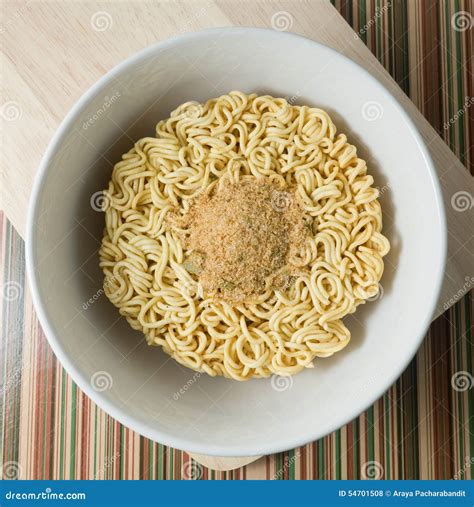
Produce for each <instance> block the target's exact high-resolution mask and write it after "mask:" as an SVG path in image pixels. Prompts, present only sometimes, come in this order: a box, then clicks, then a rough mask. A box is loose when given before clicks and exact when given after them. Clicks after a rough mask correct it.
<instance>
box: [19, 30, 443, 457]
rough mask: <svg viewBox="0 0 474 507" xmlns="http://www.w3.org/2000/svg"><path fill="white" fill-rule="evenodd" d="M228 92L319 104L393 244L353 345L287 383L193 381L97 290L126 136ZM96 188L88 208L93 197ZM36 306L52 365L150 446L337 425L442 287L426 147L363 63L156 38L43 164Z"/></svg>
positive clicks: (259, 450)
mask: <svg viewBox="0 0 474 507" xmlns="http://www.w3.org/2000/svg"><path fill="white" fill-rule="evenodd" d="M230 90H241V91H244V92H247V93H251V92H257V93H259V94H266V93H269V94H271V95H274V96H282V97H289V98H291V100H292V101H296V103H298V104H309V105H313V106H318V107H322V108H324V109H326V110H328V111H329V112H330V114H331V115H332V117H333V120H334V121H335V123H336V125H337V127H338V129H339V130H340V131H342V132H345V133H347V134H349V139H350V141H352V142H353V143H354V144H356V145H357V146H358V148H359V153H360V156H361V157H363V158H366V159H367V160H368V161H369V170H370V172H371V174H373V176H374V177H375V181H376V185H377V186H379V187H380V188H381V190H382V198H381V202H382V206H383V213H384V225H385V228H384V232H385V234H386V235H387V236H388V237H389V239H390V241H391V243H392V250H391V252H390V254H389V255H388V257H387V258H386V272H385V274H384V277H383V278H382V286H383V297H382V298H380V299H379V300H377V301H375V302H372V303H370V304H367V305H364V306H363V307H360V309H359V310H358V311H357V313H356V314H355V315H354V316H351V317H348V318H347V319H345V322H346V324H347V326H348V327H349V329H350V330H351V331H352V340H351V342H350V344H349V345H348V346H347V348H346V349H344V350H343V351H342V352H340V353H338V354H337V355H335V356H334V357H331V358H328V359H317V360H316V362H315V368H314V369H312V370H307V371H305V372H302V373H301V374H299V375H297V376H295V377H294V378H292V379H283V378H276V379H273V381H272V380H271V379H265V380H251V381H249V382H244V383H239V382H235V381H231V380H227V379H224V378H210V377H208V376H206V375H202V376H200V377H198V376H196V374H195V372H193V371H191V370H187V369H185V368H183V367H181V366H179V365H178V364H177V363H175V362H174V361H173V360H171V359H170V358H169V357H168V356H167V355H166V354H164V353H163V352H162V351H161V350H160V349H158V348H150V347H148V346H147V345H146V344H145V343H144V340H143V337H142V335H141V334H140V333H137V332H135V331H133V330H132V329H131V328H130V327H129V325H128V324H127V322H126V321H125V320H124V319H121V318H119V315H118V310H117V309H116V308H114V307H113V306H112V305H111V304H110V303H109V302H108V300H107V298H106V297H105V296H103V295H102V290H101V282H102V273H101V271H100V269H99V266H98V256H97V250H98V247H99V241H100V238H101V234H102V230H103V220H104V216H103V214H102V213H100V212H98V211H96V210H95V209H94V207H95V206H94V199H95V198H96V197H97V196H95V197H92V196H94V194H95V192H98V191H100V190H101V189H103V188H105V186H106V183H107V181H108V180H109V178H110V176H111V171H112V165H113V164H114V163H115V162H117V161H118V160H119V159H120V155H121V154H122V153H124V152H126V151H128V150H129V149H130V148H131V146H132V142H133V140H137V139H138V138H140V137H143V136H146V135H153V133H154V126H155V124H156V123H157V122H158V120H160V119H163V118H165V117H167V116H168V115H169V113H170V111H172V110H173V109H174V108H175V107H176V106H178V105H179V104H181V103H183V102H185V101H188V100H191V99H193V100H198V101H205V100H206V99H209V98H211V97H215V96H218V95H220V94H223V93H226V92H228V91H230ZM91 197H92V204H93V205H92V206H91ZM27 243H28V245H27V264H28V270H29V275H30V281H31V288H32V293H33V298H34V302H35V304H36V309H37V311H38V315H39V318H40V321H41V324H42V326H43V328H44V330H45V333H46V335H47V336H48V339H49V341H50V343H51V346H52V348H53V350H54V352H55V353H56V355H57V356H58V358H59V360H60V361H61V363H62V364H63V365H64V367H65V368H66V369H67V371H68V372H69V373H70V374H71V376H72V378H73V379H74V380H75V382H77V384H78V385H79V387H80V388H81V389H82V390H83V391H85V392H86V393H87V395H88V396H90V398H92V400H94V401H95V402H96V403H97V404H98V405H99V406H101V407H102V408H103V409H104V410H106V411H107V412H108V413H109V414H111V415H112V416H113V417H115V418H116V419H118V420H119V421H120V422H122V423H123V424H125V425H126V426H129V427H130V428H132V429H133V430H135V431H137V432H139V433H141V434H143V435H145V436H147V437H149V438H151V439H153V440H156V441H159V442H161V443H164V444H167V445H170V446H172V447H176V448H179V449H186V450H188V451H193V452H198V453H204V454H210V455H222V456H232V455H233V456H242V455H258V454H268V453H273V452H277V451H282V450H285V449H289V448H293V447H296V446H299V445H302V444H305V443H307V442H310V441H312V440H315V439H317V438H320V437H322V436H324V435H326V434H327V433H329V432H331V431H333V430H335V429H337V428H339V427H340V426H342V425H343V424H344V423H346V422H348V421H350V420H351V419H352V418H354V417H356V416H357V415H358V414H359V413H360V412H361V411H363V410H364V409H365V408H367V407H368V406H370V405H371V404H372V403H373V402H374V401H375V400H376V399H377V398H379V397H380V396H381V395H382V394H383V392H384V391H385V390H386V389H387V388H388V387H389V386H390V385H391V384H392V383H393V382H394V381H395V380H396V379H397V377H398V376H399V375H400V374H401V373H402V371H403V370H404V368H405V367H406V366H407V364H408V363H409V361H410V360H411V358H412V357H413V355H414V354H415V352H416V350H417V349H418V347H419V345H420V343H421V340H422V339H423V335H424V333H425V331H426V329H427V326H428V324H429V322H430V318H431V316H432V314H433V311H434V308H435V304H436V301H437V298H438V293H439V290H440V285H441V280H442V276H443V271H444V264H445V256H446V226H445V218H444V210H443V205H442V199H441V194H440V189H439V183H438V181H437V178H436V176H435V172H434V169H433V165H432V162H431V160H430V156H429V154H428V152H427V149H426V147H425V146H424V144H423V142H422V140H421V138H420V135H419V134H418V132H417V130H416V129H415V127H414V126H413V124H412V122H411V121H410V120H409V118H408V117H407V115H406V113H405V112H404V111H403V109H402V108H401V106H400V105H399V104H398V103H397V102H396V101H395V99H394V98H393V97H392V96H391V95H390V94H389V93H388V92H387V90H386V89H384V88H383V87H382V86H381V84H380V83H379V82H378V81H376V80H375V79H374V78H373V77H371V76H370V75H369V74H368V73H367V72H366V71H364V70H363V69H362V68H360V67H359V66H357V65H356V64H354V63H353V62H351V61H350V60H348V59H346V58H345V57H343V56H341V55H340V54H338V53H337V52H335V51H334V50H332V49H329V48H327V47H325V46H322V45H320V44H317V43H315V42H313V41H311V40H308V39H305V38H302V37H299V36H296V35H292V34H287V33H281V32H276V31H271V30H262V29H251V28H231V29H229V28H225V29H215V30H208V31H204V32H199V33H190V34H185V35H182V36H179V37H177V38H174V39H170V40H167V41H165V42H162V43H160V44H157V45H155V46H152V47H150V48H148V49H146V50H144V51H141V52H140V53H138V54H137V55H135V56H133V57H131V58H129V59H128V60H127V61H125V62H124V63H122V64H121V65H119V66H118V67H116V68H115V69H113V70H112V71H111V72H109V73H108V74H107V75H106V76H104V77H103V78H102V79H101V80H100V81H99V82H98V83H97V84H95V85H94V86H93V87H92V88H91V89H90V90H89V91H88V92H87V93H86V94H85V95H84V96H83V97H82V98H81V99H80V100H79V102H78V103H77V104H76V105H75V106H74V108H73V109H72V111H71V112H70V113H69V114H68V116H67V117H66V119H65V120H64V122H63V123H62V124H61V126H60V128H59V129H58V132H57V133H56V135H55V137H54V139H53V141H52V142H51V144H50V146H49V148H48V150H47V152H46V154H45V156H44V158H43V161H42V163H41V168H40V170H39V173H38V176H37V179H36V182H35V186H34V190H33V195H32V199H31V207H30V213H29V223H28V239H27Z"/></svg>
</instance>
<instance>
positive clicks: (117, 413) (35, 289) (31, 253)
mask: <svg viewBox="0 0 474 507" xmlns="http://www.w3.org/2000/svg"><path fill="white" fill-rule="evenodd" d="M242 31H245V32H253V33H254V34H257V35H258V34H261V35H268V34H269V33H272V34H273V35H274V36H278V37H284V38H288V40H289V39H294V40H299V41H305V42H307V43H311V44H314V45H316V46H319V47H320V49H323V50H324V51H327V52H328V54H331V53H332V54H333V55H334V56H335V57H336V58H340V59H343V60H345V62H346V64H347V65H348V66H352V68H353V69H356V70H357V72H362V73H364V74H365V76H366V78H367V79H369V80H370V81H372V82H373V83H374V84H375V85H376V86H378V87H379V88H380V89H381V90H382V92H385V95H386V98H387V100H389V101H391V102H392V104H393V105H394V107H395V108H396V109H397V110H398V112H399V113H400V114H401V116H402V118H403V120H404V122H405V123H406V125H407V128H408V130H409V131H410V133H411V135H412V136H413V138H414V140H415V142H416V144H417V146H418V148H419V150H420V152H421V154H422V157H423V158H424V160H425V163H426V167H427V168H428V172H429V176H430V179H431V184H432V187H433V191H434V198H435V204H436V207H437V221H438V222H439V229H440V230H439V235H440V237H439V240H440V243H441V248H440V250H439V252H438V267H437V272H436V273H435V275H434V276H435V280H436V281H435V284H434V285H435V289H436V290H434V291H433V292H432V293H431V294H430V295H429V299H428V303H427V304H426V309H427V311H426V312H425V315H424V317H423V319H422V320H421V321H420V322H419V324H418V332H417V333H416V336H415V334H414V336H413V339H412V340H411V346H410V347H409V348H407V352H406V353H405V357H404V360H403V361H401V362H400V367H399V368H398V369H397V374H396V375H395V376H394V377H393V378H392V377H390V378H389V379H387V381H386V382H384V383H383V384H382V385H380V386H379V387H378V388H377V389H374V390H373V391H372V392H371V395H370V396H368V397H367V398H366V400H365V401H364V402H363V403H361V404H360V407H359V408H360V409H359V410H358V411H357V413H354V414H352V415H350V416H347V415H343V416H341V415H340V416H339V417H336V418H335V419H334V422H333V424H332V427H331V430H330V431H324V432H320V431H318V429H317V428H316V429H311V427H309V428H308V431H306V432H305V433H301V434H298V435H294V436H288V435H286V434H282V435H281V439H280V440H279V441H278V442H269V443H264V444H260V445H259V446H256V445H255V444H250V445H249V444H246V443H245V441H242V442H240V443H239V446H238V447H235V446H232V452H231V453H230V452H229V449H230V447H225V446H222V445H220V446H218V445H213V446H212V447H210V446H209V445H207V444H205V443H204V444H203V443H202V442H200V441H196V440H194V439H189V438H186V437H181V436H175V435H172V434H170V433H168V432H166V431H162V430H161V429H158V428H156V427H155V428H152V427H150V426H147V425H145V424H144V423H142V422H140V421H139V420H137V419H135V417H134V416H133V415H132V414H130V413H127V412H125V411H124V410H123V409H122V408H120V407H118V406H117V405H116V404H115V403H113V402H112V401H109V400H108V399H107V398H105V397H103V396H102V393H101V392H97V391H95V390H94V389H93V388H92V386H91V385H90V382H89V379H88V378H87V376H86V375H85V374H84V373H83V372H82V371H81V369H80V368H79V367H77V366H76V365H75V364H74V363H73V361H72V360H71V359H69V357H68V355H67V353H66V352H65V350H64V347H63V346H62V340H60V339H59V338H58V336H56V333H55V332H54V330H53V325H52V324H51V320H50V318H49V314H48V310H47V307H46V305H45V304H44V303H43V300H42V297H41V294H40V289H39V281H38V275H37V272H36V265H37V258H36V236H37V235H36V229H35V217H36V216H37V214H38V213H37V212H38V211H39V202H40V196H41V194H42V192H43V190H44V182H45V175H46V173H47V172H48V168H49V165H50V162H51V159H52V158H53V156H54V154H55V153H56V151H57V150H58V148H60V146H61V143H62V142H63V140H64V137H65V135H66V131H68V130H69V129H70V127H72V126H73V124H74V123H75V122H76V121H77V116H78V113H80V111H81V110H82V109H83V108H84V107H86V106H87V104H88V102H89V101H90V100H91V99H92V98H93V97H94V96H95V94H96V93H97V92H98V91H99V90H100V89H101V88H102V87H103V86H105V85H107V84H109V83H110V82H112V81H113V79H114V78H115V77H116V76H118V75H119V74H121V73H123V72H125V71H127V70H128V69H129V68H130V67H132V66H133V65H135V64H136V63H138V62H140V61H143V60H146V59H147V58H148V57H149V56H151V55H153V54H155V53H157V52H159V51H160V50H164V49H168V48H172V47H173V46H177V45H179V44H181V43H182V42H185V41H187V42H189V41H192V40H196V39H201V38H207V37H209V36H211V37H212V36H215V34H216V33H217V32H228V33H232V32H235V33H237V32H242ZM277 34H278V35H277ZM446 258H447V225H446V215H445V207H444V201H443V195H442V191H441V185H440V182H439V179H438V176H437V172H436V169H435V166H434V163H433V161H432V158H431V155H430V153H429V151H428V148H427V146H426V144H425V142H424V141H423V139H422V137H421V134H420V133H419V131H418V129H417V128H416V126H415V124H414V122H413V120H412V119H411V117H410V116H409V115H408V113H407V112H406V111H405V109H404V107H403V106H402V105H401V104H400V103H399V102H398V100H397V99H396V98H395V97H394V96H393V95H392V94H391V93H390V91H389V90H388V89H387V88H386V87H385V86H384V85H383V84H382V83H380V81H379V80H378V79H377V78H375V77H374V76H373V75H372V74H371V73H370V72H368V71H367V70H366V69H365V68H364V67H362V66H360V65H359V64H357V63H356V62H354V61H353V60H351V59H350V58H348V57H347V56H345V55H343V54H342V53H340V52H339V51H337V50H335V49H333V48H331V47H329V46H326V45H325V44H322V43H320V42H317V41H314V40H312V39H310V38H308V37H304V36H302V35H298V34H295V33H291V32H280V31H275V30H273V29H270V28H256V27H241V26H236V27H216V28H209V29H206V30H201V31H197V32H187V33H184V34H179V35H176V36H174V37H171V38H168V39H165V40H163V41H160V42H157V43H155V44H153V45H151V46H148V47H146V48H144V49H142V50H140V51H138V52H136V53H134V54H132V55H131V56H130V57H128V58H127V59H125V60H124V61H122V62H121V63H119V64H118V65H116V66H115V67H113V68H112V69H111V70H110V71H108V72H107V73H106V74H105V75H103V76H102V77H101V78H100V79H99V80H98V81H96V82H95V83H94V84H93V85H92V86H91V87H90V88H89V89H88V90H86V92H85V93H83V95H82V96H81V97H80V98H79V100H77V102H76V103H75V104H74V105H73V107H72V108H71V109H70V111H69V112H68V113H67V115H66V116H65V118H64V119H63V121H62V122H61V123H60V125H59V127H58V128H57V130H56V132H55V134H54V136H53V138H52V139H51V141H50V143H49V145H48V147H47V149H46V151H45V153H44V155H43V158H42V160H41V162H40V165H39V168H38V171H37V173H36V175H35V179H34V184H33V188H32V192H31V196H30V202H29V207H28V216H27V228H26V270H27V274H28V279H29V286H30V290H31V295H32V300H33V304H34V307H35V309H36V312H37V315H38V319H39V322H40V324H41V326H42V328H43V330H44V333H45V335H46V337H47V339H48V342H49V344H50V346H51V348H52V349H53V352H54V353H55V355H56V357H57V358H58V360H59V361H60V363H61V365H62V366H64V368H65V369H66V371H67V372H68V374H69V375H70V376H71V378H72V379H73V380H74V382H75V383H76V384H77V385H78V386H79V388H80V389H81V390H82V391H83V392H84V393H85V394H86V395H87V396H88V397H89V398H90V399H91V400H92V401H93V402H94V403H96V404H97V405H98V406H99V407H100V408H101V409H103V410H104V411H105V412H106V413H107V414H109V415H110V416H112V417H113V418H114V419H116V420H117V421H118V422H120V423H121V424H123V425H125V426H126V427H128V428H131V429H132V430H133V431H136V432H137V433H139V434H141V435H143V436H145V437H147V438H149V439H151V440H153V441H156V442H159V443H161V444H163V445H167V446H170V447H173V448H176V449H181V450H185V451H187V452H194V453H199V454H206V455H209V456H260V455H267V454H273V453H276V452H282V451H285V450H288V449H293V448H295V447H300V446H303V445H306V444H307V443H309V442H313V441H315V440H317V439H319V438H322V437H324V436H326V435H328V434H329V433H331V432H333V431H335V430H337V429H339V428H341V427H342V426H344V425H345V424H347V423H348V422H350V421H351V420H353V419H354V418H356V417H358V416H359V415H360V414H361V413H362V412H364V411H365V410H367V408H368V407H370V406H371V405H372V404H373V403H374V402H375V401H376V400H378V399H379V398H380V397H381V396H382V395H383V394H384V393H385V392H386V391H387V390H388V389H389V388H390V386H392V385H393V383H394V382H395V381H396V380H397V379H398V378H399V377H400V375H401V374H402V373H403V371H404V370H405V369H406V367H407V366H408V364H409V363H410V362H411V360H412V359H413V357H414V356H415V354H416V352H417V351H418V349H419V347H420V345H421V342H422V340H423V338H424V336H425V334H426V331H427V329H428V327H429V325H430V322H431V318H432V316H433V314H434V311H435V309H436V304H437V302H438V298H439V295H440V292H441V287H442V282H443V279H444V271H445V266H446Z"/></svg>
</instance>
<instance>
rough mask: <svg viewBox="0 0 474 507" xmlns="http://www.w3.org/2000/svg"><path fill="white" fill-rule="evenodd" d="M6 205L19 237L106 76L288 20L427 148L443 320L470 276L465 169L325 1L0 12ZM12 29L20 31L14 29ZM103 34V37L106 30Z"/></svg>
mask: <svg viewBox="0 0 474 507" xmlns="http://www.w3.org/2000/svg"><path fill="white" fill-rule="evenodd" d="M1 9H2V11H1V15H2V53H1V62H0V64H1V69H2V79H1V93H2V100H1V104H0V106H1V112H2V119H1V121H2V153H1V189H2V193H1V201H0V206H1V208H2V209H4V210H5V212H6V214H7V216H8V218H9V219H10V220H11V222H12V223H13V225H14V226H15V227H16V229H17V230H18V231H19V232H20V234H22V235H23V234H24V232H25V222H26V210H27V205H28V199H29V194H30V191H31V187H32V183H33V179H34V176H35V173H36V170H37V168H38V165H39V162H40V160H41V157H42V155H43V153H44V151H45V149H46V146H47V144H48V142H49V141H50V139H51V137H52V135H53V133H54V131H55V129H56V128H57V127H58V125H59V123H60V121H61V120H62V119H63V117H64V116H65V114H66V113H67V111H68V110H69V109H70V108H71V107H72V105H73V104H74V102H75V101H76V100H77V99H78V98H79V97H80V95H81V94H82V93H84V92H85V91H86V90H87V88H89V87H90V86H91V85H92V84H94V82H95V81H97V80H98V79H99V78H100V77H101V76H102V75H103V74H104V73H105V72H107V71H108V70H110V69H111V68H112V67H114V66H115V65H117V64H118V63H120V62H121V61H122V60H124V59H125V58H127V57H128V56H130V55H132V54H133V53H135V52H136V51H138V50H140V49H142V48H144V47H146V46H148V45H150V44H153V43H155V42H158V41H160V40H164V39H166V38H168V37H171V36H174V35H177V34H179V33H183V32H187V31H196V30H200V29H205V28H210V27H218V26H259V27H267V28H271V27H272V16H274V15H275V14H276V13H278V12H284V13H286V14H285V15H287V19H289V20H290V24H291V27H290V30H291V31H293V32H295V33H298V34H300V35H304V36H307V37H309V38H311V39H313V40H316V41H319V42H321V43H323V44H326V45H328V46H331V47H333V48H335V49H337V50H338V51H339V52H340V53H343V54H344V55H346V56H348V57H350V58H351V59H352V60H354V61H355V62H357V63H358V64H359V65H361V66H362V67H365V68H366V69H367V70H368V71H369V72H371V73H372V75H374V76H375V77H376V78H377V79H379V80H380V81H381V82H382V83H383V84H384V85H385V86H386V87H387V88H388V89H389V90H390V91H391V93H392V94H393V95H394V96H395V97H396V98H397V99H398V101H399V102H400V103H401V104H402V106H403V107H404V108H405V110H406V111H407V112H408V113H409V115H410V116H411V118H412V119H413V121H414V122H415V124H416V126H417V127H418V129H419V130H420V132H421V134H422V136H423V138H424V140H425V142H426V144H427V145H428V147H429V149H430V152H431V156H432V158H433V161H434V163H435V165H436V168H437V171H438V175H439V178H440V180H441V182H442V187H443V194H444V201H445V207H446V212H447V220H448V229H449V246H448V262H447V269H446V276H445V280H444V285H443V290H442V294H441V296H440V299H439V303H438V308H437V311H436V314H435V317H436V316H439V315H440V314H441V313H442V312H443V311H444V310H445V309H446V308H447V306H448V305H450V304H452V303H454V300H453V296H454V295H455V294H456V293H457V292H458V290H459V289H460V288H461V287H463V286H464V284H465V280H466V277H468V276H472V275H473V272H472V271H473V266H472V264H473V262H472V258H471V257H470V255H469V251H468V250H467V249H466V248H464V245H465V239H464V238H465V237H466V234H468V235H469V236H471V235H472V234H470V232H469V231H472V223H473V222H474V216H473V214H474V209H473V208H474V207H472V206H471V208H470V209H468V210H466V211H464V212H459V211H456V210H455V209H454V208H453V206H452V204H451V200H452V198H453V195H454V194H456V193H457V192H459V191H463V192H467V194H466V195H469V194H470V196H471V202H472V195H474V183H473V179H472V178H471V176H470V175H469V174H468V172H467V171H466V169H465V168H464V167H463V165H462V164H461V162H459V160H458V159H457V158H456V157H455V156H454V155H453V153H452V152H451V151H450V149H449V148H448V147H447V146H446V144H445V143H444V142H443V141H442V139H441V138H440V137H439V135H438V134H437V133H436V131H435V130H434V129H433V128H432V127H431V125H430V124H429V123H428V122H427V121H426V120H425V118H424V117H423V116H422V114H421V113H420V112H419V111H418V110H417V109H416V107H415V106H414V105H413V103H412V102H411V101H410V100H409V99H408V97H407V96H406V95H405V94H404V93H403V92H402V90H401V89H400V88H399V86H398V85H397V84H396V83H395V81H394V80H393V79H392V78H391V77H390V75H389V74H388V72H387V71H386V70H385V69H384V68H383V67H382V65H380V64H379V62H378V61H377V60H376V58H375V57H374V56H373V55H372V53H371V52H370V50H369V49H368V48H367V47H366V46H365V45H364V43H363V42H362V41H361V40H360V39H358V38H356V37H355V34H354V32H353V31H352V29H351V28H350V27H349V25H348V24H347V23H346V22H345V21H344V19H343V18H342V17H341V16H340V15H339V13H338V12H337V11H336V10H335V9H334V8H333V6H332V5H331V4H330V3H329V1H326V0H312V1H310V0H308V1H304V0H293V1H291V0H285V1H283V0H282V1H273V0H266V1H246V0H240V1H239V0H221V1H219V0H215V1H199V0H194V1H174V2H165V1H163V2H160V1H155V2H148V1H142V2H139V1H136V2H70V1H68V2H65V1H64V2H60V1H58V2H26V1H22V2H2V6H1ZM13 26H14V29H12V27H13ZM104 27H105V29H103V28H104ZM193 457H194V458H195V459H196V460H197V461H199V462H200V463H202V464H203V465H205V466H208V467H210V468H214V469H218V470H230V469H234V468H238V467H240V466H244V465H246V464H248V463H250V462H252V461H254V460H256V459H258V457H257V456H256V457H248V458H215V457H209V456H201V455H193Z"/></svg>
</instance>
